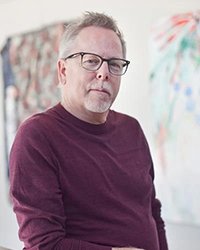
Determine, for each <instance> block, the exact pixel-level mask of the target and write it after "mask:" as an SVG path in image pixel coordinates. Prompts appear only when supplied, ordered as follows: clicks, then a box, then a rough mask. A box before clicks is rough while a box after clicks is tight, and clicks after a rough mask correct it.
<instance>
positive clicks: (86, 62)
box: [84, 58, 99, 64]
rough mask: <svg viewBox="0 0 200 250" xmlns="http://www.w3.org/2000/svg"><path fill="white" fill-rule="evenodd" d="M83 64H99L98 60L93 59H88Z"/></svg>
mask: <svg viewBox="0 0 200 250" xmlns="http://www.w3.org/2000/svg"><path fill="white" fill-rule="evenodd" d="M84 63H85V64H99V60H97V59H95V58H90V59H87V60H84Z"/></svg>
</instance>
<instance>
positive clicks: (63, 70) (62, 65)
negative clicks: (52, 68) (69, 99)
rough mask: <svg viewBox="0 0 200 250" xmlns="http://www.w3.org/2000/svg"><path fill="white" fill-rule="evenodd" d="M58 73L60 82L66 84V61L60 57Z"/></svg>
mask: <svg viewBox="0 0 200 250" xmlns="http://www.w3.org/2000/svg"><path fill="white" fill-rule="evenodd" d="M57 74H58V80H59V84H61V85H64V84H66V63H65V61H64V60H63V59H59V60H58V62H57Z"/></svg>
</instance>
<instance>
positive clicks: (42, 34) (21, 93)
mask: <svg viewBox="0 0 200 250" xmlns="http://www.w3.org/2000/svg"><path fill="white" fill-rule="evenodd" d="M64 25H65V24H64V23H59V24H55V25H50V26H47V27H44V28H42V29H40V30H36V31H33V32H29V33H25V34H19V35H15V36H13V37H10V38H8V40H7V42H6V44H5V46H4V48H3V49H2V50H1V57H2V65H3V70H2V71H3V80H4V111H5V112H4V113H5V140H6V153H7V157H6V159H8V154H9V151H10V147H11V145H12V142H13V139H14V136H15V134H16V130H17V128H18V126H19V125H20V123H21V122H22V121H23V120H24V119H26V118H27V117H28V116H30V115H32V114H33V113H36V112H40V111H43V110H44V109H46V108H48V107H50V106H52V105H54V104H55V103H57V102H58V100H59V91H58V88H57V83H58V80H57V73H56V61H57V57H58V43H59V39H60V36H61V34H62V32H63V30H64Z"/></svg>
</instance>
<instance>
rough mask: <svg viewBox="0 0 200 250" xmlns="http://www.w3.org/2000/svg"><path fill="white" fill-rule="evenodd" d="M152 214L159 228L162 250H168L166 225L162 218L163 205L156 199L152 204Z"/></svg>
mask: <svg viewBox="0 0 200 250" xmlns="http://www.w3.org/2000/svg"><path fill="white" fill-rule="evenodd" d="M152 213H153V217H154V219H155V222H156V226H157V231H158V238H159V245H160V250H168V245H167V239H166V232H165V223H164V221H163V219H162V217H161V203H160V201H159V200H158V199H156V198H154V200H153V202H152Z"/></svg>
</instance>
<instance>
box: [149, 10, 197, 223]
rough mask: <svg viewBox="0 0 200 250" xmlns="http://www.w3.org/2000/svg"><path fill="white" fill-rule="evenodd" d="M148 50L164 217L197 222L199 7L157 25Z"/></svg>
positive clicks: (154, 151) (158, 181) (156, 159)
mask: <svg viewBox="0 0 200 250" xmlns="http://www.w3.org/2000/svg"><path fill="white" fill-rule="evenodd" d="M150 51H151V56H150V57H151V72H150V92H151V93H150V96H151V100H152V113H153V117H152V130H153V139H154V143H153V153H154V155H155V165H156V171H157V173H156V176H157V179H156V183H157V186H158V188H157V190H158V196H159V197H160V199H161V200H162V203H163V216H165V217H166V219H168V220H169V221H172V222H176V223H185V224H196V225H200V182H199V179H200V11H197V12H195V13H183V14H178V15H174V16H172V17H170V18H166V19H165V20H162V21H161V22H159V23H158V24H156V25H155V26H154V27H153V29H152V34H151V41H150Z"/></svg>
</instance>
